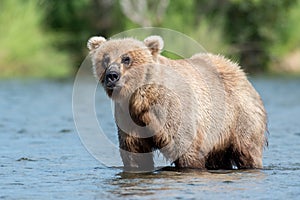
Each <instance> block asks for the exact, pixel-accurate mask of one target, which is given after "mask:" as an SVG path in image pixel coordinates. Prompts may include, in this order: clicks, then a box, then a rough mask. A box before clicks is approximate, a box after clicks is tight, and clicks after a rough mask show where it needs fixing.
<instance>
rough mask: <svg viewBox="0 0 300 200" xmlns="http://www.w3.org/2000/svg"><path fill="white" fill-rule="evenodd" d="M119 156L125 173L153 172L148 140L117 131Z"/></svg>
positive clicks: (149, 141)
mask: <svg viewBox="0 0 300 200" xmlns="http://www.w3.org/2000/svg"><path fill="white" fill-rule="evenodd" d="M118 133H119V147H120V154H121V158H122V161H123V164H124V170H125V171H142V172H148V171H153V170H154V162H153V153H152V148H151V143H152V141H151V139H150V138H137V137H134V136H131V135H129V134H127V133H124V132H123V131H122V130H120V129H119V130H118Z"/></svg>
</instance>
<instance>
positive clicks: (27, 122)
mask: <svg viewBox="0 0 300 200" xmlns="http://www.w3.org/2000/svg"><path fill="white" fill-rule="evenodd" d="M251 82H252V83H253V85H254V86H255V87H256V89H257V90H258V91H259V93H260V94H261V96H262V98H263V100H264V103H265V106H266V109H267V112H268V116H269V132H270V135H269V147H268V148H266V149H265V153H264V169H263V170H233V171H224V170H217V171H207V172H203V171H198V170H188V171H170V170H169V171H168V170H161V171H157V172H153V173H147V174H128V173H123V172H122V168H121V166H115V167H106V166H104V165H102V164H101V163H100V162H99V161H98V160H96V159H94V157H93V156H92V155H91V154H89V153H88V152H87V150H86V149H85V147H84V146H83V144H82V143H81V141H80V139H79V136H78V134H77V132H76V129H75V126H74V121H73V116H72V89H73V88H72V87H73V82H72V80H70V81H49V80H9V81H8V80H2V81H0V138H1V139H0V152H1V153H0V199H117V198H118V199H221V198H222V199H250V198H251V199H298V198H299V196H300V126H299V125H300V122H299V121H300V79H296V78H268V77H258V78H252V79H251ZM96 99H97V105H96V108H97V110H98V112H97V116H98V119H99V121H100V122H101V126H102V128H103V129H105V131H106V133H107V134H108V137H109V138H110V139H111V141H112V142H117V137H116V133H115V127H114V123H113V118H112V114H111V110H110V102H109V101H108V99H107V97H105V94H104V93H102V92H99V94H98V95H97V97H96ZM103 156H107V157H109V156H111V155H103Z"/></svg>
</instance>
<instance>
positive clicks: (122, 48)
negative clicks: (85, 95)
mask: <svg viewBox="0 0 300 200" xmlns="http://www.w3.org/2000/svg"><path fill="white" fill-rule="evenodd" d="M163 45H164V44H163V40H162V38H161V37H160V36H149V37H147V38H146V39H145V40H144V41H143V42H142V41H139V40H137V39H133V38H124V39H111V40H106V39H105V38H103V37H96V36H95V37H92V38H90V39H89V41H88V43H87V46H88V49H89V50H90V57H91V60H92V64H93V70H94V73H95V76H96V77H97V79H98V80H99V82H100V83H101V84H102V86H103V87H104V89H105V90H106V93H107V94H108V96H109V97H110V98H111V99H112V100H113V101H114V105H115V121H116V125H117V127H118V137H119V147H120V154H121V157H122V161H123V163H124V167H125V168H124V169H125V170H139V171H147V170H153V169H154V161H153V151H155V150H159V151H160V152H161V153H162V154H163V156H164V157H165V158H166V160H168V161H170V162H171V163H174V164H175V166H176V167H177V168H197V169H249V168H262V152H263V147H264V145H265V144H266V143H267V138H266V136H265V132H266V124H267V122H266V112H265V109H264V106H263V103H262V100H261V98H260V96H259V94H258V93H257V92H256V91H255V89H254V88H253V86H252V85H251V83H250V82H249V81H248V80H247V77H246V75H245V73H244V72H243V70H241V68H240V67H239V66H238V65H237V64H236V63H233V62H231V61H230V60H228V59H226V58H224V57H223V56H219V55H213V54H210V53H199V54H195V55H194V56H192V57H191V58H188V59H180V60H172V59H168V58H166V57H164V56H162V55H161V54H160V52H161V51H162V49H163Z"/></svg>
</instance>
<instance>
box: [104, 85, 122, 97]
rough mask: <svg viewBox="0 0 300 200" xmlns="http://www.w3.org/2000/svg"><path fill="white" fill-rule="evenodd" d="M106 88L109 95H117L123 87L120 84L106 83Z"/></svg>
mask: <svg viewBox="0 0 300 200" xmlns="http://www.w3.org/2000/svg"><path fill="white" fill-rule="evenodd" d="M105 90H106V93H107V95H108V96H109V97H112V96H116V95H117V94H118V93H119V92H120V90H121V87H120V86H118V85H109V86H107V85H106V86H105Z"/></svg>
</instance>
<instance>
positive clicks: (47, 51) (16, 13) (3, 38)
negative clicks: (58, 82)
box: [0, 0, 71, 78]
mask: <svg viewBox="0 0 300 200" xmlns="http://www.w3.org/2000/svg"><path fill="white" fill-rule="evenodd" d="M43 17H44V13H43V9H42V8H41V7H40V6H39V4H38V1H17V0H2V1H1V2H0V27H1V29H0V44H1V45H0V72H1V73H0V77H2V78H6V77H26V76H30V77H64V76H67V75H69V74H70V73H71V67H70V66H71V63H70V61H69V60H70V59H69V58H68V55H67V54H66V53H65V52H60V51H58V50H57V49H55V43H56V42H57V36H58V35H57V34H54V33H51V32H49V31H44V30H43V26H42V20H43Z"/></svg>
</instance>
